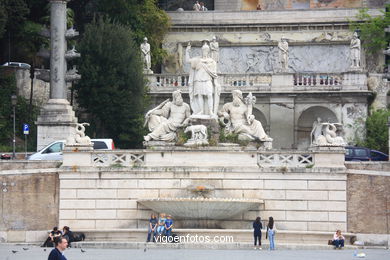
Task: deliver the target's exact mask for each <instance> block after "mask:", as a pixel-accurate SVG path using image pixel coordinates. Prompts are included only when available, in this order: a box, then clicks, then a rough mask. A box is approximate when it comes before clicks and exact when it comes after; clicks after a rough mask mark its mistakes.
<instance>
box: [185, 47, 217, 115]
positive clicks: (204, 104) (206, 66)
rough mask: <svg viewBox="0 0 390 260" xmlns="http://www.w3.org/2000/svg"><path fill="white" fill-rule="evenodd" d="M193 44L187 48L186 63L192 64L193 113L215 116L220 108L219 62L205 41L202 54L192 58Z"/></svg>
mask: <svg viewBox="0 0 390 260" xmlns="http://www.w3.org/2000/svg"><path fill="white" fill-rule="evenodd" d="M190 50H191V44H190V43H188V45H187V48H186V54H185V55H186V56H185V60H186V63H189V64H190V66H191V69H190V76H189V80H188V85H189V96H190V105H191V109H192V111H193V115H198V116H203V115H207V116H209V117H214V115H215V114H216V113H217V110H218V104H219V95H220V85H219V84H218V81H217V77H218V75H217V63H216V62H215V60H213V59H212V58H210V56H209V54H210V47H209V45H208V44H207V42H206V41H204V42H203V46H202V56H200V57H199V56H198V57H193V58H190Z"/></svg>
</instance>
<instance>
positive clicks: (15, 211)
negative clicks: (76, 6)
mask: <svg viewBox="0 0 390 260" xmlns="http://www.w3.org/2000/svg"><path fill="white" fill-rule="evenodd" d="M0 184H2V186H1V190H0V196H1V202H2V203H1V204H0V215H1V218H0V242H4V241H8V242H24V241H27V242H29V241H43V239H44V238H45V236H46V235H47V233H46V231H47V230H50V229H51V228H53V226H56V225H57V224H58V190H59V182H58V174H57V173H56V169H55V168H48V169H24V170H12V171H4V170H3V171H2V172H1V174H0Z"/></svg>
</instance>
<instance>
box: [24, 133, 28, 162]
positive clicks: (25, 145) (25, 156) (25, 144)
mask: <svg viewBox="0 0 390 260" xmlns="http://www.w3.org/2000/svg"><path fill="white" fill-rule="evenodd" d="M24 151H25V155H24V159H26V160H27V135H24Z"/></svg>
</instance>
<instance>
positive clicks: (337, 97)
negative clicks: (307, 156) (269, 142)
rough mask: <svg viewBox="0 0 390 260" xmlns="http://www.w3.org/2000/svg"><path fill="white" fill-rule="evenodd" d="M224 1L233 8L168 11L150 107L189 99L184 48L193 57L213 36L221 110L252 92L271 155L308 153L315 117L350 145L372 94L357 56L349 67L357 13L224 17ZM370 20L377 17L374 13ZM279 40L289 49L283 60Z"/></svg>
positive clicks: (301, 12)
mask: <svg viewBox="0 0 390 260" xmlns="http://www.w3.org/2000/svg"><path fill="white" fill-rule="evenodd" d="M219 2H226V3H225V4H226V8H225V9H222V10H221V8H222V6H223V5H222V4H220V3H219ZM227 2H229V3H231V2H234V1H215V2H214V4H215V9H216V10H215V11H209V12H196V11H188V12H187V11H177V12H168V14H169V16H170V17H171V20H172V27H171V30H170V32H169V33H168V35H167V36H166V38H165V41H164V45H163V47H164V48H165V49H166V50H167V52H168V55H169V58H168V59H167V60H168V61H169V62H167V63H165V64H163V65H162V67H161V74H156V75H153V76H150V77H149V82H150V93H151V95H152V96H153V97H154V99H155V104H158V103H160V102H161V101H163V100H165V99H166V98H167V97H168V95H169V94H170V93H171V92H172V90H175V89H180V90H181V91H182V92H183V97H184V99H185V100H186V99H188V94H187V93H188V88H189V87H188V77H189V71H190V68H189V65H188V64H186V63H185V62H184V58H185V57H184V56H185V55H184V54H185V46H187V44H188V42H191V45H192V52H193V53H194V54H197V55H200V53H201V46H202V42H203V41H204V40H208V41H209V42H212V41H213V38H214V37H215V38H216V41H217V42H218V45H219V60H218V69H217V70H218V80H219V84H220V85H221V97H220V103H219V106H220V107H221V106H222V105H223V104H225V103H227V102H230V101H231V95H230V94H231V91H232V90H233V89H239V90H241V91H242V92H243V93H244V94H245V93H249V92H252V93H253V95H254V96H256V98H257V99H256V100H257V101H256V104H255V105H254V107H253V114H254V115H255V116H256V119H258V120H259V121H260V122H261V123H262V125H263V126H264V129H265V130H266V132H267V133H268V134H271V136H272V137H273V138H274V140H275V141H274V145H273V147H274V148H286V149H291V148H292V149H305V148H307V147H308V146H309V145H310V131H311V129H312V125H313V122H314V121H315V120H316V118H317V117H320V118H322V119H323V121H324V122H329V123H341V124H343V125H344V132H345V133H344V135H345V139H346V141H347V142H349V143H353V142H354V140H355V138H356V135H357V134H361V133H363V131H362V129H363V128H364V121H365V118H366V117H367V111H368V99H369V97H370V96H371V95H372V92H371V91H370V90H369V88H368V84H367V82H368V80H367V75H368V73H367V67H368V66H367V65H366V63H367V62H366V57H365V53H364V50H361V52H360V53H359V54H360V55H361V59H360V66H359V67H358V68H355V67H354V68H352V67H351V64H352V61H353V60H352V58H351V57H354V56H356V53H357V52H356V49H353V48H352V47H351V46H352V45H351V41H352V40H353V39H354V36H353V35H354V33H353V32H352V31H350V29H349V26H348V21H349V20H351V19H352V20H353V19H355V17H356V15H357V14H358V9H355V8H350V9H333V10H329V9H308V10H299V11H298V10H272V11H226V10H231V9H230V7H229V6H230V5H228V3H227ZM237 2H241V1H237ZM279 2H283V1H279ZM284 2H289V3H290V2H299V1H284ZM308 2H313V1H308ZM314 2H315V1H314ZM317 2H321V1H317ZM338 2H340V1H338ZM344 2H347V1H344ZM217 7H218V8H217ZM235 10H236V9H235ZM237 10H238V9H237ZM369 13H370V14H371V15H374V16H375V15H380V9H369ZM283 41H285V47H287V46H288V53H285V54H283V55H284V56H282V54H281V52H280V42H283ZM286 63H287V64H286Z"/></svg>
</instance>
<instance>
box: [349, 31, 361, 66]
mask: <svg viewBox="0 0 390 260" xmlns="http://www.w3.org/2000/svg"><path fill="white" fill-rule="evenodd" d="M349 48H350V50H351V68H360V49H361V46H360V39H359V38H358V34H357V32H354V33H353V36H352V40H351V44H350V46H349Z"/></svg>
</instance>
